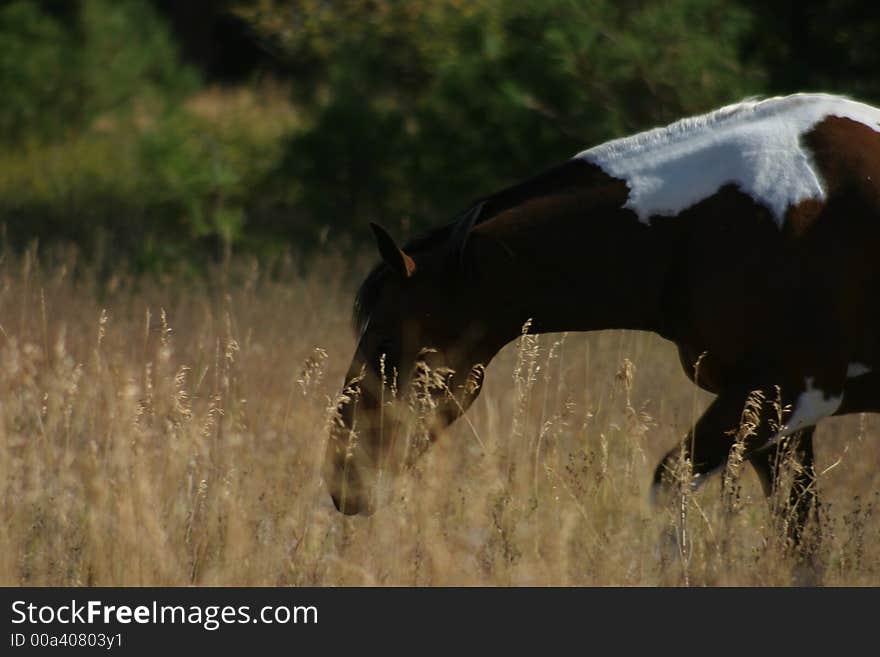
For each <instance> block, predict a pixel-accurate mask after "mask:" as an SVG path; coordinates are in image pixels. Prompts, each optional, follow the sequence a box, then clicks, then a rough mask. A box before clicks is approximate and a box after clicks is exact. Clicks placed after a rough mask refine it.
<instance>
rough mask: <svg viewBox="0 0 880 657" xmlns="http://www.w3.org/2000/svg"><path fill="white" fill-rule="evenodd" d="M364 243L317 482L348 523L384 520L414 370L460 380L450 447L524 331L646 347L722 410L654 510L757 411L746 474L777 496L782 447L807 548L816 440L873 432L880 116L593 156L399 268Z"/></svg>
mask: <svg viewBox="0 0 880 657" xmlns="http://www.w3.org/2000/svg"><path fill="white" fill-rule="evenodd" d="M371 227H372V230H373V233H374V235H375V239H376V244H377V247H378V250H379V254H380V256H381V261H380V263H379V264H378V265H376V267H375V268H373V269H372V271H370V273H369V274H368V275H367V277H366V278H365V280H364V281H363V283H362V285H361V287H360V289H359V290H358V293H357V295H356V299H355V305H354V324H355V327H356V332H357V338H358V339H357V348H356V351H355V354H354V357H353V359H352V362H351V367H350V368H349V370H348V374H347V376H346V379H345V382H344V386H343V394H342V395H341V396H340V402H339V406H338V413H337V418H336V422H335V423H334V424H333V425H332V427H331V430H330V432H329V433H330V435H329V439H328V441H327V446H326V454H325V460H324V469H323V475H324V480H325V482H326V485H327V487H328V489H329V492H330V494H331V497H332V499H333V502H334V503H335V506H336V508H337V509H338V510H339V511H341V512H342V513H345V514H357V513H361V514H370V513H373V512H374V511H375V508H376V506H377V504H376V486H377V478H376V475H377V472H379V471H380V470H381V471H386V470H387V471H394V469H395V467H396V466H397V465H399V462H400V459H401V458H402V457H401V453H402V452H401V449H400V447H399V442H400V441H399V440H397V439H396V436H397V433H398V432H399V430H400V426H399V425H400V422H401V421H402V420H401V419H400V418H399V417H396V416H394V414H391V413H386V412H385V409H386V407H387V400H389V399H390V398H391V397H392V394H393V393H394V392H397V393H398V394H400V393H401V392H402V391H405V390H407V389H410V388H411V386H412V385H413V382H414V378H415V376H416V375H415V373H416V372H417V371H418V366H419V363H420V362H422V361H425V362H427V363H428V365H429V366H430V367H431V368H434V369H437V368H443V371H444V372H446V373H447V375H446V376H447V378H446V380H445V381H446V384H445V385H443V386H439V387H437V388H435V389H434V392H433V393H432V394H433V395H434V396H435V398H436V399H435V402H436V409H437V412H436V414H435V416H434V417H435V419H434V420H433V422H432V424H431V426H430V427H429V431H430V435H431V437H432V438H436V436H437V435H439V434H440V432H442V430H443V429H444V428H445V427H446V426H448V425H449V424H450V423H451V422H453V421H454V420H455V419H456V418H458V417H460V416H461V415H462V414H463V413H465V412H466V410H467V409H468V407H469V406H470V405H471V404H472V403H473V402H474V400H475V399H476V397H477V396H478V395H479V392H480V390H481V388H482V382H483V375H484V372H485V367H486V366H487V365H488V364H489V362H490V361H491V360H492V358H493V356H494V355H495V354H496V353H497V352H498V351H499V350H500V349H501V348H502V347H503V346H504V345H505V344H507V343H508V342H510V341H512V340H513V339H515V338H516V337H518V336H519V335H520V330H521V327H523V325H524V324H525V323H526V322H527V321H531V328H530V331H531V332H533V333H543V332H561V331H593V330H599V329H634V330H642V331H652V332H654V333H657V334H659V335H660V336H662V337H663V338H665V339H667V340H670V341H672V342H673V343H674V344H675V345H676V346H677V348H678V353H679V356H680V359H681V364H682V367H683V368H684V371H685V372H686V374H687V375H688V376H689V378H690V379H691V380H692V381H693V383H695V384H696V385H697V386H699V387H701V388H703V389H705V390H707V391H709V392H711V393H713V394H714V395H715V398H714V400H713V401H712V402H711V403H710V405H709V406H708V408H707V409H706V411H705V412H704V413H703V414H702V416H701V417H700V418H699V419H698V420H697V422H696V423H695V424H694V426H693V427H692V429H691V430H690V431H689V432H688V434H687V435H686V436H685V437H684V438H683V440H682V442H681V444H680V445H679V446H677V447H676V448H674V449H672V450H671V451H670V452H669V453H668V454H667V455H666V456H665V457H664V458H663V459H662V460H661V462H660V463H659V464H658V465H657V467H656V469H655V472H654V477H653V481H652V490H654V491H657V490H661V491H662V490H669V488H670V486H671V484H670V483H669V482H670V477H669V476H668V473H669V471H670V470H672V469H673V468H674V466H675V465H676V463H679V462H680V459H685V462H687V463H689V465H690V468H691V471H692V477H693V479H692V481H701V480H704V479H705V477H707V476H708V475H710V474H711V473H713V472H717V471H720V470H722V469H723V468H724V467H725V464H726V462H727V460H728V457H729V454H730V453H731V448H732V447H733V445H734V441H735V440H736V437H735V431H734V430H735V429H736V428H737V427H738V425H739V424H740V420H741V417H742V413H743V409H744V405H745V403H746V401H747V399H748V397H749V395H750V394H752V393H754V392H755V391H759V392H760V394H762V395H763V396H764V397H765V398H766V399H776V400H777V404H778V406H777V409H776V411H774V410H773V409H772V408H769V406H770V405H769V404H762V405H761V409H760V410H759V411H758V415H759V417H758V420H759V421H758V422H757V428H755V429H754V431H752V432H750V433H751V435H748V436H746V438H745V439H744V441H743V442H742V450H743V451H742V456H743V458H744V459H745V460H746V461H748V462H749V463H751V465H752V466H753V467H754V469H755V470H756V472H757V474H758V476H759V479H760V481H761V483H762V485H763V489H764V491H765V492H766V494H767V495H768V496H769V495H770V494H771V492H772V491H773V490H774V486H775V485H776V482H777V481H778V480H779V464H778V462H777V459H776V454H777V452H778V448H779V447H780V445H781V443H780V441H785V442H787V443H789V444H790V448H791V449H792V450H793V452H794V453H795V454H796V456H797V458H798V459H799V461H800V464H801V467H799V468H796V471H795V472H794V474H793V475H792V476H793V482H792V485H791V489H790V490H791V492H790V496H791V504H792V508H793V509H794V514H793V516H794V522H793V523H792V528H793V529H792V532H793V533H792V539H793V540H794V541H795V542H797V541H799V540H800V534H801V531H802V530H803V527H804V525H805V523H806V522H807V520H808V518H809V517H810V513H811V509H813V510H815V509H816V507H817V505H818V497H817V494H816V485H815V484H816V471H815V466H814V453H813V436H814V430H815V427H816V425H817V424H818V423H819V422H820V421H821V420H822V419H823V418H826V417H829V416H833V415H843V414H848V413H868V412H880V303H878V300H880V258H878V254H880V109H877V108H874V107H871V106H868V105H866V104H863V103H859V102H856V101H854V100H850V99H848V98H845V97H840V96H834V95H828V94H794V95H790V96H783V97H772V98H767V99H749V100H746V101H743V102H740V103H737V104H734V105H729V106H726V107H722V108H720V109H717V110H715V111H713V112H710V113H708V114H704V115H701V116H695V117H691V118H685V119H681V120H679V121H677V122H675V123H672V124H671V125H668V126H666V127H660V128H655V129H652V130H649V131H647V132H642V133H639V134H636V135H634V136H630V137H625V138H621V139H616V140H613V141H610V142H607V143H604V144H600V145H598V146H595V147H593V148H590V149H588V150H584V151H583V152H581V153H578V154H577V155H575V156H574V157H573V158H572V159H570V160H568V161H566V162H563V163H562V164H559V165H558V166H555V167H553V168H551V169H549V170H547V171H544V172H543V173H540V174H538V175H537V176H535V177H533V178H531V179H528V180H526V181H524V182H521V183H519V184H515V185H513V186H510V187H508V188H506V189H503V190H501V191H499V192H497V193H494V194H491V195H489V196H487V197H485V198H483V199H481V200H479V201H478V202H476V203H474V204H473V205H472V206H471V207H469V208H468V209H467V210H466V211H464V212H463V213H462V214H461V215H459V216H458V217H457V218H456V219H455V220H454V221H452V222H451V223H449V224H447V225H445V226H442V227H440V228H436V229H434V230H433V231H431V232H429V233H426V234H425V235H423V236H421V237H419V238H416V239H414V240H412V241H410V242H409V243H407V244H405V245H404V246H403V247H402V248H401V247H399V246H398V245H397V244H396V243H395V241H394V240H393V238H392V237H391V236H390V235H389V233H388V232H387V231H386V230H385V229H383V228H382V227H381V226H379V225H377V224H371ZM426 348H427V349H426ZM779 408H783V409H788V412H787V413H786V416H785V417H783V418H782V421H781V422H780V421H779V420H780V418H778V417H777V418H775V421H774V418H773V417H772V415H773V414H774V413H777V414H778V410H779ZM774 447H775V448H774Z"/></svg>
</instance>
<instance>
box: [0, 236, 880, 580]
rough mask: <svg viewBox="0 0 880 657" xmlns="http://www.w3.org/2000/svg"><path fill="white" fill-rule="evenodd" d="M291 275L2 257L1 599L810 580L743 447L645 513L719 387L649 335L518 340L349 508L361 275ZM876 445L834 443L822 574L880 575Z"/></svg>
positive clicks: (866, 435) (853, 424) (873, 440)
mask: <svg viewBox="0 0 880 657" xmlns="http://www.w3.org/2000/svg"><path fill="white" fill-rule="evenodd" d="M300 264H301V263H297V262H295V261H293V260H290V259H280V260H278V261H277V262H274V263H271V266H269V265H266V264H265V263H264V264H262V265H261V264H260V263H256V262H233V264H232V266H231V268H230V269H229V270H227V271H218V272H216V273H215V275H213V276H212V277H210V278H209V279H208V280H207V281H205V282H192V281H191V280H190V279H187V278H185V277H183V276H180V277H178V276H174V275H168V276H167V277H165V278H164V279H160V280H155V279H134V278H129V277H127V276H126V275H124V274H121V273H120V274H119V275H117V276H115V277H111V278H110V279H109V281H104V282H99V279H98V278H97V275H96V274H94V273H93V272H91V271H90V269H89V268H88V267H85V266H82V265H80V264H79V263H77V261H76V259H75V258H74V256H73V255H69V254H68V255H61V256H58V257H53V258H52V259H51V262H50V263H49V262H41V260H40V257H39V255H38V254H37V253H36V252H35V251H33V250H32V251H30V252H29V253H27V254H25V255H24V256H23V257H12V256H10V255H8V254H7V255H5V256H3V257H2V260H0V450H2V455H0V482H2V484H0V485H2V489H0V490H2V506H0V584H4V585H189V584H197V585H363V584H375V585H454V584H464V585H472V584H491V585H545V584H561V585H569V584H575V585H609V584H613V585H656V584H672V585H681V584H689V585H768V584H770V585H786V584H789V583H791V582H792V581H795V580H793V579H792V578H793V574H795V573H796V571H797V568H798V563H797V560H796V559H794V558H793V557H791V556H790V554H789V553H788V551H787V550H786V547H785V545H784V543H783V541H782V540H781V539H780V538H779V536H780V534H779V532H778V530H777V527H776V525H777V523H776V521H775V519H774V517H773V516H771V515H770V514H769V512H768V508H769V507H768V504H767V503H766V502H765V501H764V499H763V495H762V493H761V491H760V487H759V486H758V483H757V479H756V477H755V476H754V474H753V473H752V472H751V470H750V468H749V466H747V465H745V464H743V463H741V462H740V461H738V460H737V458H738V457H737V452H736V450H734V458H733V459H732V460H731V464H730V466H729V468H728V476H727V477H726V480H725V481H726V482H727V483H726V485H725V486H724V487H723V489H722V485H721V481H722V478H721V477H717V478H715V479H713V480H711V481H710V482H709V483H708V484H707V485H705V486H703V487H701V488H700V489H699V490H697V491H696V492H693V493H690V492H689V491H690V488H689V487H685V490H687V491H688V494H687V495H685V496H684V497H683V498H682V502H681V504H679V505H678V506H675V507H671V508H670V509H659V510H657V509H652V508H651V507H650V505H649V504H648V486H649V484H650V481H651V475H652V473H653V469H654V467H655V465H656V463H657V461H658V460H659V458H660V456H661V455H662V454H664V453H665V452H666V451H667V450H668V449H670V448H671V447H672V446H674V445H675V444H676V443H677V441H678V440H679V439H680V437H681V436H683V435H684V434H685V432H686V431H687V429H688V427H689V426H690V424H691V423H692V422H693V421H694V419H695V417H696V416H698V414H699V413H700V412H701V410H702V409H703V408H704V407H705V405H706V404H707V401H708V399H709V397H708V395H705V394H704V393H702V392H700V391H699V390H698V389H696V388H695V387H694V386H692V385H691V384H690V383H689V382H688V381H687V379H686V378H685V376H684V374H683V373H682V372H681V371H680V368H679V365H678V359H677V357H676V354H675V351H674V348H673V347H672V345H670V344H669V343H667V342H665V341H663V340H661V339H660V338H657V337H656V336H653V335H650V334H644V333H635V332H622V331H618V332H601V333H594V334H567V335H547V336H534V335H530V334H527V333H526V334H524V335H523V336H522V337H521V338H520V339H519V340H518V341H517V342H515V343H513V344H511V345H510V346H509V347H507V348H506V349H505V350H504V351H503V352H502V353H501V354H500V355H499V356H498V357H497V359H496V360H495V361H493V362H492V363H491V365H490V366H489V368H488V371H487V373H486V385H485V389H484V392H483V394H482V395H481V397H480V398H479V400H478V401H477V402H476V403H475V404H474V406H473V408H472V409H471V410H470V411H469V413H468V415H467V421H460V422H458V423H456V424H455V425H453V427H452V428H451V429H450V430H449V431H448V432H447V433H446V434H445V435H444V436H443V437H442V438H441V439H440V440H439V441H438V442H437V443H436V444H434V445H432V446H431V447H430V449H428V450H427V451H426V452H425V453H424V454H422V455H421V456H420V457H419V458H417V459H414V460H413V463H412V465H411V466H410V467H409V468H408V469H407V470H406V471H405V472H404V473H403V475H402V476H400V477H398V479H397V480H396V482H395V483H394V485H393V488H392V494H391V496H390V500H389V502H388V504H387V505H386V506H385V507H384V508H382V509H381V510H380V511H379V512H377V513H376V514H375V515H374V516H372V517H370V518H363V517H353V518H347V517H343V516H341V515H340V514H338V513H337V512H336V511H335V509H334V508H333V505H332V503H331V501H330V498H329V496H328V495H327V493H326V492H325V489H324V487H323V484H322V482H321V478H320V466H321V459H322V457H323V450H324V444H325V440H326V436H327V426H328V423H329V421H330V420H331V415H332V412H333V407H334V400H335V399H336V396H337V395H338V394H339V388H340V385H341V383H342V380H343V375H344V372H345V370H346V368H347V367H348V364H349V360H350V358H351V355H352V351H353V346H354V341H353V336H352V335H351V332H350V329H349V322H348V317H349V306H350V300H351V296H352V293H353V291H354V287H355V285H356V283H357V276H358V274H359V273H362V272H363V271H365V264H366V263H365V262H350V261H347V260H345V259H343V258H342V257H341V256H335V255H326V256H323V257H320V258H318V259H316V261H315V262H313V263H311V265H310V266H309V267H308V268H307V272H308V273H307V274H305V275H303V274H301V273H299V272H300V271H301V270H302V267H301V266H300ZM102 280H103V279H102ZM744 431H748V417H747V416H746V415H744V422H743V427H742V428H741V436H740V437H741V439H744V436H745V434H744V433H742V432H744ZM878 434H880V419H878V418H877V417H875V416H853V417H849V418H841V419H834V420H831V421H829V422H826V423H825V424H824V425H823V426H822V428H820V430H819V432H818V434H817V449H818V471H819V472H820V473H821V474H820V477H819V486H820V491H821V494H822V496H823V500H824V505H823V507H822V513H821V516H820V521H819V522H820V524H821V533H822V537H823V540H822V547H821V549H820V552H819V555H818V561H819V565H820V566H821V568H820V573H821V575H820V581H821V582H823V583H825V584H838V585H877V584H880V513H878V512H877V511H876V509H875V507H876V505H877V502H878V491H880V471H878V468H877V464H878V462H880V442H878ZM670 529H671V530H672V531H673V533H674V534H675V536H676V537H677V538H678V540H677V541H674V542H673V544H672V545H674V549H669V548H670V545H671V544H670V543H669V542H668V541H665V540H664V536H667V537H668V535H669V531H670ZM682 538H685V539H686V540H681V539H682Z"/></svg>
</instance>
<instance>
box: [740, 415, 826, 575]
mask: <svg viewBox="0 0 880 657" xmlns="http://www.w3.org/2000/svg"><path fill="white" fill-rule="evenodd" d="M814 431H815V427H808V428H806V429H804V430H802V431H800V432H798V433H796V434H793V435H791V436H789V437H787V438H783V439H782V440H780V441H779V443H777V445H776V446H775V447H770V448H769V449H766V450H763V451H759V452H757V453H755V454H753V455H752V458H751V464H752V466H753V467H754V468H755V472H757V474H758V478H759V479H760V481H761V485H762V487H763V488H764V494H765V495H766V496H767V497H768V498H770V497H771V496H772V495H773V493H774V492H777V491H776V488H777V486H778V484H779V481H780V479H779V478H780V474H781V468H782V467H783V466H784V464H785V460H786V458H785V457H786V454H791V457H792V460H793V463H792V465H793V472H792V473H791V474H792V480H791V488H790V490H789V493H788V505H787V508H786V509H784V510H783V511H784V513H785V514H786V515H787V518H786V522H785V523H784V527H785V534H786V539H787V540H788V541H789V542H790V545H791V547H792V548H793V550H794V551H795V552H796V553H799V554H800V555H801V556H803V557H804V558H805V559H806V560H807V561H811V560H812V559H813V557H814V556H815V554H814V553H815V550H816V548H817V547H818V545H819V542H820V536H819V535H818V534H817V535H816V537H815V540H814V541H809V542H805V540H804V539H805V537H804V529H805V527H806V525H807V522H809V520H810V518H811V517H812V518H815V519H817V520H818V516H819V506H820V504H819V493H818V491H817V489H816V467H815V461H814V455H813V432H814ZM817 531H818V524H817Z"/></svg>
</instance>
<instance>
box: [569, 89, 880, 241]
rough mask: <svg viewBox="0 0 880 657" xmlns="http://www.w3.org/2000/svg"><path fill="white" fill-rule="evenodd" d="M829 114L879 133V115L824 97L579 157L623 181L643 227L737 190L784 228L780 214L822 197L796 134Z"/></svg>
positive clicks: (660, 131) (758, 107) (771, 102)
mask: <svg viewBox="0 0 880 657" xmlns="http://www.w3.org/2000/svg"><path fill="white" fill-rule="evenodd" d="M829 116H838V117H844V118H848V119H852V120H853V121H858V122H859V123H862V124H864V125H866V126H868V127H870V128H872V129H873V130H877V131H878V132H880V109H877V108H874V107H871V106H869V105H865V104H863V103H858V102H855V101H852V100H849V99H847V98H843V97H841V96H833V95H829V94H794V95H792V96H783V97H777V98H768V99H766V100H760V101H758V100H747V101H744V102H742V103H738V104H736V105H729V106H727V107H722V108H721V109H718V110H715V111H714V112H711V113H709V114H704V115H702V116H696V117H691V118H687V119H682V120H680V121H677V122H675V123H673V124H671V125H669V126H666V127H664V128H655V129H654V130H649V131H647V132H642V133H639V134H637V135H634V136H632V137H625V138H623V139H616V140H613V141H610V142H607V143H605V144H601V145H599V146H596V147H594V148H590V149H588V150H585V151H583V152H581V153H579V154H578V155H576V156H575V157H576V158H581V159H584V160H586V161H587V162H590V163H593V164H595V165H597V166H599V167H601V168H602V170H603V171H605V172H606V173H607V174H609V175H611V176H614V177H615V178H618V179H621V180H624V181H625V182H626V183H627V185H628V186H629V199H628V200H627V202H626V205H625V206H624V207H627V208H630V209H632V210H633V211H635V212H636V214H637V215H638V217H639V220H640V221H641V222H643V223H646V224H647V223H648V222H649V220H650V218H651V217H652V216H655V215H661V216H675V215H677V214H679V213H680V212H681V211H682V210H685V209H686V208H688V207H690V206H692V205H694V204H696V203H698V202H700V201H702V200H703V199H706V198H708V197H710V196H712V194H714V193H715V192H717V191H718V190H719V189H720V188H721V187H723V186H724V185H727V184H731V183H732V184H735V185H737V186H738V187H739V188H740V190H742V191H743V192H745V193H746V194H748V195H749V196H751V197H752V198H753V199H755V201H757V202H759V203H761V204H763V205H765V206H766V207H767V208H768V209H769V210H770V211H771V212H772V213H773V216H774V218H775V219H776V223H777V224H778V225H779V226H780V227H782V224H783V221H784V220H785V212H786V210H787V209H788V208H789V207H790V206H791V205H795V204H797V203H800V202H801V201H804V200H807V199H817V200H823V199H824V198H825V191H824V189H823V187H822V182H821V180H820V177H819V174H818V172H817V171H816V170H815V168H814V167H813V163H812V159H811V157H810V154H809V152H808V151H807V150H805V149H804V147H803V145H802V144H801V142H800V140H801V136H802V135H804V134H805V133H807V132H809V130H810V129H811V128H813V126H815V125H816V124H817V123H819V122H820V121H822V120H823V119H825V118H826V117H829Z"/></svg>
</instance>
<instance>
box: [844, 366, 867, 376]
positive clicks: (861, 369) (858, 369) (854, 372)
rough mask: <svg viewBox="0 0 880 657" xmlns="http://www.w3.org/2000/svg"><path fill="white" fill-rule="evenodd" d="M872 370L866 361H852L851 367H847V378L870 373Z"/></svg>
mask: <svg viewBox="0 0 880 657" xmlns="http://www.w3.org/2000/svg"><path fill="white" fill-rule="evenodd" d="M870 372H871V368H870V367H868V366H867V365H865V364H864V363H850V364H849V367H847V368H846V378H847V379H854V378H856V377H857V376H862V375H863V374H870Z"/></svg>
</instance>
